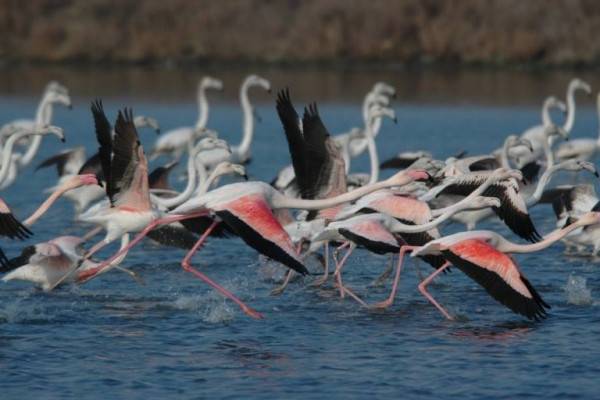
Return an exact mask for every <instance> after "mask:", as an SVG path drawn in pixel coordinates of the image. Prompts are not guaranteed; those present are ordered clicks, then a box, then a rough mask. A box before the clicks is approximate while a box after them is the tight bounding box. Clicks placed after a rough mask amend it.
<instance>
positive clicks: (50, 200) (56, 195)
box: [23, 184, 74, 227]
mask: <svg viewBox="0 0 600 400" xmlns="http://www.w3.org/2000/svg"><path fill="white" fill-rule="evenodd" d="M71 189H74V187H73V186H72V185H69V184H67V185H63V186H60V187H58V188H57V189H56V190H55V191H54V192H52V194H51V195H50V196H48V198H47V199H46V200H45V201H44V202H43V203H42V204H41V205H40V206H39V207H38V209H37V210H35V211H34V212H33V214H31V215H30V216H29V218H27V219H26V220H25V221H23V225H25V226H27V227H29V226H31V225H33V224H34V223H35V222H36V221H37V220H38V219H40V218H41V216H42V215H44V214H45V213H46V211H48V209H49V208H50V207H51V206H52V204H54V203H55V202H56V200H58V199H59V198H60V196H62V195H63V194H64V193H65V192H67V191H69V190H71Z"/></svg>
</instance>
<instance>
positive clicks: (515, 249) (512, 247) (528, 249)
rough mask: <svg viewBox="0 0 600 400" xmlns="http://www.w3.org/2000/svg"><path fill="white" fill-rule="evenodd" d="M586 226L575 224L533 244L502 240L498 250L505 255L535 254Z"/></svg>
mask: <svg viewBox="0 0 600 400" xmlns="http://www.w3.org/2000/svg"><path fill="white" fill-rule="evenodd" d="M585 225H587V224H579V223H577V222H575V223H573V224H571V225H569V226H567V227H565V228H562V229H557V230H555V231H553V232H551V233H549V234H548V235H547V236H546V237H545V238H544V240H542V241H540V242H538V243H532V244H517V243H513V242H509V241H508V240H506V239H504V238H502V239H501V241H500V243H499V244H498V246H496V248H497V249H498V250H500V251H502V252H504V253H533V252H535V251H540V250H544V249H545V248H547V247H550V246H551V245H552V244H554V242H557V241H559V240H560V239H562V238H564V237H565V236H567V235H568V234H569V233H571V232H573V231H574V230H575V229H577V228H580V227H582V226H585Z"/></svg>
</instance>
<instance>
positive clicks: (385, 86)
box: [371, 82, 396, 98]
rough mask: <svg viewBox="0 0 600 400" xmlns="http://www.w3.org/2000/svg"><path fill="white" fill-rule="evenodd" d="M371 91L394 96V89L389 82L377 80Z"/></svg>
mask: <svg viewBox="0 0 600 400" xmlns="http://www.w3.org/2000/svg"><path fill="white" fill-rule="evenodd" d="M371 91H372V92H375V93H380V94H383V95H386V96H391V97H392V98H396V89H395V88H394V87H393V86H392V85H390V84H389V83H385V82H377V83H376V84H375V85H373V89H371Z"/></svg>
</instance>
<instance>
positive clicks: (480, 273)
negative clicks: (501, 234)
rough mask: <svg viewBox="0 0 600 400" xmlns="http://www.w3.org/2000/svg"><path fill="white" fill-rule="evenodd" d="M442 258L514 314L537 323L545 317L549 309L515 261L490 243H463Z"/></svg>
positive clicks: (452, 247)
mask: <svg viewBox="0 0 600 400" xmlns="http://www.w3.org/2000/svg"><path fill="white" fill-rule="evenodd" d="M442 254H443V255H444V257H445V258H446V259H447V260H448V261H449V262H450V263H452V264H453V265H454V266H456V267H457V268H459V269H460V270H461V271H463V272H464V273H465V274H466V275H467V276H468V277H470V278H471V279H473V280H474V281H475V282H477V283H478V284H479V285H481V286H482V287H483V288H484V289H485V290H486V291H487V292H488V293H489V294H490V295H491V296H492V297H493V298H494V299H495V300H497V301H498V302H500V303H501V304H503V305H505V306H506V307H508V308H509V309H510V310H512V311H513V312H515V313H517V314H520V315H523V316H525V317H526V318H529V319H533V320H536V321H539V320H540V319H543V318H545V317H546V309H549V308H550V306H549V305H548V304H546V303H545V302H544V300H542V298H541V296H540V295H539V293H538V292H537V291H536V290H535V288H534V287H533V286H532V285H531V283H529V281H528V280H527V279H526V278H525V277H524V276H523V275H522V274H521V272H520V271H519V268H518V267H517V265H516V264H515V262H514V261H513V259H512V258H510V257H509V256H508V255H506V254H504V253H502V252H500V251H498V250H497V249H496V248H495V247H493V246H491V245H490V244H488V243H487V242H485V241H482V240H477V239H469V240H464V241H462V242H459V243H456V244H454V245H452V246H450V247H449V248H448V249H447V250H444V251H442Z"/></svg>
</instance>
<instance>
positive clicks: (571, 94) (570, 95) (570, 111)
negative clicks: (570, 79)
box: [563, 87, 575, 132]
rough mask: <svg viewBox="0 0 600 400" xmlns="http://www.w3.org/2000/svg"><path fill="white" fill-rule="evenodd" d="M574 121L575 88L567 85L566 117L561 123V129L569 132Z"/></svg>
mask: <svg viewBox="0 0 600 400" xmlns="http://www.w3.org/2000/svg"><path fill="white" fill-rule="evenodd" d="M574 123H575V89H573V88H571V87H569V89H567V119H566V120H565V124H564V125H563V129H564V130H565V131H567V132H571V129H573V124H574Z"/></svg>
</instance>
